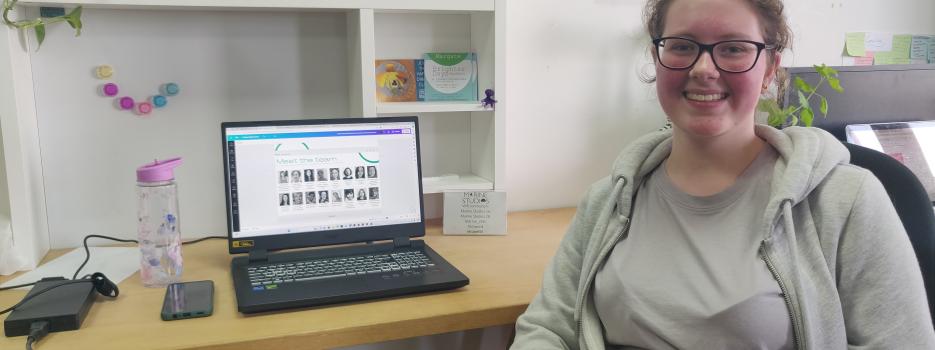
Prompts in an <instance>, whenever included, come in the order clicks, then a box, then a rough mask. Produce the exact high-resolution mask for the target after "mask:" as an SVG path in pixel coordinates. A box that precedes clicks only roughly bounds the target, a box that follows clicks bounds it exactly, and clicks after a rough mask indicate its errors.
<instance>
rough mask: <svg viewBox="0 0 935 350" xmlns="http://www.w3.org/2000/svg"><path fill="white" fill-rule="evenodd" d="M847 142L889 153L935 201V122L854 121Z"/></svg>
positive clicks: (848, 132) (848, 130)
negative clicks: (915, 178)
mask: <svg viewBox="0 0 935 350" xmlns="http://www.w3.org/2000/svg"><path fill="white" fill-rule="evenodd" d="M844 132H845V135H846V136H847V142H850V143H853V144H855V145H859V146H864V147H867V148H871V149H874V150H877V151H880V152H883V153H886V154H888V155H890V156H892V157H893V158H895V159H896V160H898V161H900V162H901V163H903V165H905V166H906V167H907V168H909V170H911V171H912V173H913V174H915V176H916V177H917V178H918V179H919V182H921V183H922V187H924V188H925V191H926V192H927V193H928V195H929V200H931V201H932V202H935V173H933V170H935V122H933V121H913V122H896V123H873V124H851V125H847V126H846V127H845V128H844Z"/></svg>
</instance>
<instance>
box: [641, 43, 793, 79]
mask: <svg viewBox="0 0 935 350" xmlns="http://www.w3.org/2000/svg"><path fill="white" fill-rule="evenodd" d="M653 45H655V46H656V57H657V58H658V60H659V63H660V64H662V66H663V67H666V68H669V69H674V70H684V69H689V68H691V67H692V66H694V65H695V62H698V58H699V57H701V53H702V52H705V51H707V52H708V53H709V54H711V60H713V61H714V66H715V67H717V69H719V70H721V71H724V72H728V73H743V72H746V71H749V70H751V69H753V67H754V66H756V61H757V60H759V59H760V52H762V51H763V50H764V49H766V50H772V49H774V48H775V46H774V45H766V44H764V43H760V42H756V41H750V40H726V41H718V42H716V43H714V44H702V43H699V42H697V41H694V40H691V39H685V38H678V37H664V38H658V39H653Z"/></svg>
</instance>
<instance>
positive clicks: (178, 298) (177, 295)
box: [162, 281, 214, 321]
mask: <svg viewBox="0 0 935 350" xmlns="http://www.w3.org/2000/svg"><path fill="white" fill-rule="evenodd" d="M213 312H214V281H195V282H182V283H173V284H170V285H168V286H167V287H166V297H165V299H164V300H163V301H162V320H163V321H172V320H181V319H185V318H195V317H206V316H211V313H213Z"/></svg>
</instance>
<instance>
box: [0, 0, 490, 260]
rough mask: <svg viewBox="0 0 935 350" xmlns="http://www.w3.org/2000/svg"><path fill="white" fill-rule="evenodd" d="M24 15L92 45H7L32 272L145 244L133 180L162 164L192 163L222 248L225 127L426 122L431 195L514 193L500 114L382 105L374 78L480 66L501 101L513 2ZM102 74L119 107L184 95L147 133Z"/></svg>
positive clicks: (16, 201) (187, 178)
mask: <svg viewBox="0 0 935 350" xmlns="http://www.w3.org/2000/svg"><path fill="white" fill-rule="evenodd" d="M19 4H20V5H21V6H20V7H19V8H18V9H17V11H16V12H17V14H20V13H25V14H27V16H26V17H33V16H35V15H36V14H37V12H38V10H37V8H38V6H64V7H66V8H70V7H74V6H76V5H79V4H80V5H82V6H84V8H85V9H84V13H83V21H84V23H85V27H84V30H83V32H82V35H81V36H80V37H78V38H74V37H73V32H72V31H71V28H68V26H67V25H60V26H54V27H50V28H49V29H48V34H47V37H46V41H45V43H44V44H43V46H42V50H40V51H36V50H35V42H34V39H33V35H32V33H29V35H27V36H23V35H22V34H21V33H19V32H16V31H14V30H11V29H9V28H6V27H4V28H3V29H0V130H2V140H3V166H4V169H2V171H0V173H2V174H0V175H3V176H2V177H0V185H2V186H3V189H6V190H7V192H8V193H7V194H6V196H7V197H8V202H9V209H6V210H8V211H9V215H10V217H11V219H12V222H13V234H14V241H15V242H16V244H17V249H26V250H28V251H30V253H31V254H32V255H33V257H34V258H35V261H38V258H39V257H41V256H42V255H44V253H45V251H47V250H48V249H49V248H50V247H53V248H58V247H70V246H77V245H80V239H81V237H83V236H84V235H86V234H89V233H100V234H108V235H114V236H122V237H133V236H135V222H134V219H133V218H134V217H135V202H134V198H135V195H134V186H133V185H134V181H135V178H134V177H133V173H134V170H135V168H136V166H138V165H140V164H142V163H143V162H145V161H147V160H152V159H153V158H156V157H159V158H166V157H169V156H174V155H180V156H182V157H183V158H184V159H185V163H184V165H183V166H182V167H181V168H179V171H178V174H177V177H178V179H179V191H180V206H181V209H182V214H183V215H184V216H183V222H184V223H183V234H184V235H186V236H204V235H209V234H211V235H213V234H222V233H223V232H225V231H226V226H225V214H224V195H223V182H222V181H221V179H222V173H221V171H222V170H221V164H222V163H221V161H220V159H219V158H220V156H219V155H220V149H221V148H220V147H221V143H220V142H218V141H219V139H218V137H217V136H218V135H219V123H220V122H223V121H240V120H274V119H294V118H318V117H344V116H363V117H376V116H389V115H416V116H419V119H420V134H421V138H422V143H421V147H422V154H423V163H422V166H423V176H424V178H423V184H424V192H425V193H426V194H432V193H440V192H443V191H446V190H485V189H502V186H503V184H504V183H505V181H504V174H505V172H504V164H503V163H504V134H505V125H506V124H505V115H504V113H503V112H502V111H503V110H504V109H503V108H502V102H501V104H500V105H498V107H499V108H497V109H495V110H491V109H484V108H483V107H482V106H481V104H480V102H412V103H378V102H377V101H376V96H375V84H376V83H375V81H376V80H375V73H374V62H375V60H377V59H391V58H419V57H421V55H422V54H423V53H426V52H467V51H470V52H475V53H477V57H478V68H479V69H478V71H479V76H478V88H479V90H480V91H479V95H480V96H481V97H482V96H483V90H484V89H488V88H492V89H494V90H495V91H496V92H497V95H496V96H495V98H497V99H498V100H500V101H503V100H505V96H504V92H505V91H506V88H505V73H504V64H505V60H504V57H505V47H506V45H505V34H504V29H505V16H506V15H505V1H504V0H479V1H435V0H397V1H382V0H356V1H355V0H270V1H255V0H168V1H161V0H89V1H75V0H59V1H39V0H21V1H20V2H19ZM100 64H110V65H112V66H114V67H115V70H116V72H117V73H116V75H115V79H117V82H118V83H119V84H120V85H121V90H122V92H123V91H128V92H129V94H133V95H134V96H140V97H142V96H145V95H146V94H147V93H149V91H150V90H152V88H153V87H154V86H158V84H161V83H164V82H166V81H170V80H171V81H175V82H179V83H180V85H181V86H182V89H183V90H182V91H183V93H182V94H180V95H179V96H178V97H173V98H172V99H170V104H169V106H167V107H168V108H166V109H165V110H157V111H156V113H154V114H153V115H152V116H151V117H148V118H140V117H137V116H134V115H132V114H131V113H128V112H125V111H118V110H116V109H115V108H114V107H113V106H112V105H110V104H108V102H107V101H106V99H104V98H103V97H101V96H98V95H96V94H94V91H95V88H96V86H98V84H101V83H102V82H101V81H99V80H96V79H94V78H93V77H92V76H91V74H90V72H91V70H92V69H93V68H94V67H95V66H97V65H100ZM216 139H217V140H216ZM2 195H3V192H2V191H0V196H2ZM2 199H6V198H0V200H2ZM0 209H4V207H3V206H0Z"/></svg>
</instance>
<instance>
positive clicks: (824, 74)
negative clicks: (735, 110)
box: [757, 64, 844, 128]
mask: <svg viewBox="0 0 935 350" xmlns="http://www.w3.org/2000/svg"><path fill="white" fill-rule="evenodd" d="M814 67H815V71H816V72H818V75H819V76H820V77H821V78H820V79H819V80H818V83H817V84H815V86H812V85H809V84H808V83H806V82H805V80H802V78H800V77H795V79H794V80H793V86H794V88H795V92H796V95H798V100H797V101H794V102H790V103H789V106H787V107H786V108H782V107H780V106H779V102H778V101H776V99H767V98H763V99H760V102H759V103H758V104H757V109H758V110H759V111H761V112H766V113H768V114H769V118H767V124H769V125H770V126H773V127H777V128H780V127H786V126H793V125H798V124H799V122H802V124H803V125H805V126H812V122H813V121H814V120H815V111H814V110H812V106H811V104H810V103H809V101H810V100H811V99H812V98H813V97H815V96H818V98H819V101H818V102H819V103H818V112H819V113H821V116H822V117H823V118H824V117H826V116H827V115H828V99H827V98H825V96H823V95H821V94H819V93H818V92H817V91H818V88H819V87H821V84H823V83H826V82H827V83H828V86H829V87H830V88H831V89H832V90H834V91H837V92H838V93H843V92H844V88H843V87H841V81H840V80H838V71H836V70H834V69H833V68H831V67H828V66H825V65H824V64H822V65H820V66H814Z"/></svg>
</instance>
